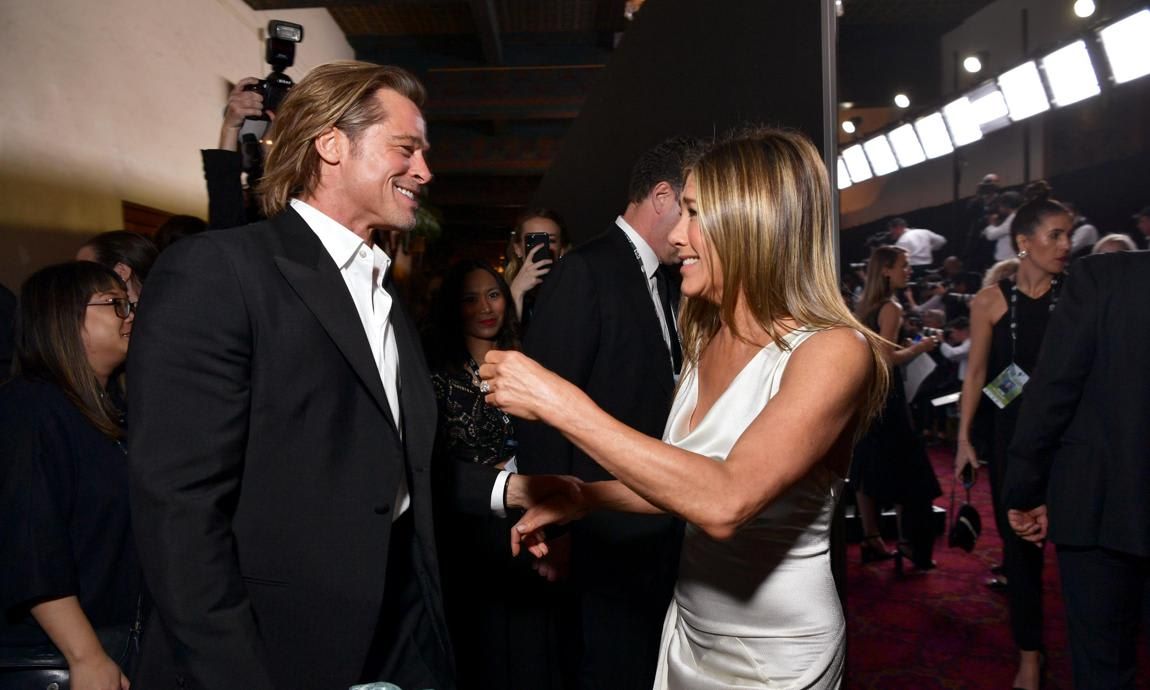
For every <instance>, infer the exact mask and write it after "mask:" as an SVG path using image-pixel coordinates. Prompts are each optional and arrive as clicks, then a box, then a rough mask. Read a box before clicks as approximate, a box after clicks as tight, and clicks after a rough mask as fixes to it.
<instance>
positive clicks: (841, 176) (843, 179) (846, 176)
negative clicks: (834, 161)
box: [836, 156, 851, 189]
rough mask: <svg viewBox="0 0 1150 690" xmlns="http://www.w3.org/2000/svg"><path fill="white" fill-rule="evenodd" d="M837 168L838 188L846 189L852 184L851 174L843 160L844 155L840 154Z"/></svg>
mask: <svg viewBox="0 0 1150 690" xmlns="http://www.w3.org/2000/svg"><path fill="white" fill-rule="evenodd" d="M836 169H837V174H836V177H837V178H838V180H837V181H836V185H837V186H838V188H839V189H846V188H847V187H849V186H851V176H850V173H848V172H847V164H846V163H844V162H843V157H842V156H839V162H838V166H837V168H836Z"/></svg>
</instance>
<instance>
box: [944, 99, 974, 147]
mask: <svg viewBox="0 0 1150 690" xmlns="http://www.w3.org/2000/svg"><path fill="white" fill-rule="evenodd" d="M942 114H943V116H944V117H946V126H947V127H948V128H950V136H951V138H952V139H954V145H955V146H966V145H967V144H969V143H971V142H975V141H978V140H979V139H981V138H982V129H981V128H980V127H979V126H978V118H977V117H976V116H975V112H974V108H972V107H971V106H970V101H969V100H968V99H967V98H966V96H963V97H962V98H959V99H958V100H956V101H951V102H950V103H948V104H946V105H945V106H943V109H942Z"/></svg>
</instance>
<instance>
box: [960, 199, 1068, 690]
mask: <svg viewBox="0 0 1150 690" xmlns="http://www.w3.org/2000/svg"><path fill="white" fill-rule="evenodd" d="M1072 223H1073V218H1071V217H1070V215H1068V214H1052V215H1049V216H1045V217H1044V218H1043V219H1042V222H1041V223H1040V224H1039V225H1038V228H1037V229H1035V231H1034V232H1033V233H1032V234H1031V235H1029V236H1028V235H1018V236H1017V238H1016V241H1017V243H1018V249H1019V253H1020V254H1022V252H1026V253H1025V255H1024V256H1020V257H1019V261H1018V273H1017V274H1016V275H1015V278H1014V280H1015V284H1016V285H1017V286H1018V290H1019V292H1021V293H1023V294H1024V295H1026V296H1027V297H1030V298H1031V299H1037V298H1039V297H1042V295H1044V294H1046V293H1047V292H1049V291H1050V289H1051V285H1052V283H1053V280H1054V277H1055V276H1057V275H1059V274H1060V273H1062V271H1063V270H1065V269H1066V264H1067V261H1068V259H1069V256H1070V246H1071V243H1070V235H1071V232H1070V228H1071V225H1072ZM1008 309H1009V305H1008V304H1007V302H1006V298H1005V297H1003V295H1002V291H1001V290H1000V289H998V286H997V285H990V286H987V287H985V288H983V289H982V290H980V291H979V292H978V294H977V295H975V297H974V299H973V300H971V302H970V355H969V358H968V359H967V362H966V379H965V380H964V381H963V384H962V398H961V402H960V415H959V423H958V448H957V450H956V451H955V456H954V476H955V478H958V477H959V476H961V474H962V471H963V470H964V469H966V467H967V466H968V465H969V466H970V467H972V468H974V469H978V467H979V465H980V464H981V463H980V461H979V459H978V455H977V454H976V453H975V451H974V447H973V446H971V445H970V426H971V423H972V421H973V420H974V413H975V411H977V409H978V403H979V400H980V399H981V397H982V388H983V386H985V385H986V381H987V380H988V378H993V377H994V376H998V373H999V372H997V371H995V372H989V371H987V367H988V366H989V362H990V346H991V341H992V339H993V329H994V324H996V323H997V322H998V321H999V319H1002V318H1009V317H1008V316H1007V310H1008ZM1015 404H1017V403H1015ZM1031 529H1032V530H1033V531H1035V532H1037V531H1038V530H1039V529H1041V526H1040V525H1039V524H1038V523H1034V524H1033V525H1032V526H1031ZM1020 536H1022V537H1023V538H1026V537H1027V536H1028V535H1026V534H1021V535H1020ZM1019 654H1020V659H1019V667H1018V673H1017V675H1016V676H1015V680H1014V686H1015V687H1020V688H1036V687H1038V684H1039V677H1040V674H1041V665H1040V655H1039V653H1038V652H1037V651H1023V650H1020V651H1019Z"/></svg>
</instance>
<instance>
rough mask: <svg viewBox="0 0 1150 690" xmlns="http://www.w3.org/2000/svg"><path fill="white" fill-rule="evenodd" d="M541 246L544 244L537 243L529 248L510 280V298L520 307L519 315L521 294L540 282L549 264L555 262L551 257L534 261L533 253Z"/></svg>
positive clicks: (521, 302)
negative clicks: (512, 278)
mask: <svg viewBox="0 0 1150 690" xmlns="http://www.w3.org/2000/svg"><path fill="white" fill-rule="evenodd" d="M543 246H544V245H542V244H539V245H536V246H534V247H532V248H531V251H530V252H528V254H527V257H526V258H525V259H524V260H523V265H522V266H520V267H519V273H517V274H515V280H513V281H511V286H510V287H511V299H513V300H514V301H515V304H516V305H517V306H519V307H520V310H519V311H520V312H521V313H520V314H519V315H520V316H523V314H522V311H523V310H522V305H523V295H525V294H527V293H528V292H530V291H531V290H532V289H534V288H535V287H537V286H538V285H539V284H540V283H542V282H543V276H545V275H547V274H548V273H549V272H550V271H551V264H553V263H555V262H554V261H552V260H551V259H545V260H543V261H539V262H536V261H535V255H536V254H537V253H538V252H539V250H540V249H542V248H543Z"/></svg>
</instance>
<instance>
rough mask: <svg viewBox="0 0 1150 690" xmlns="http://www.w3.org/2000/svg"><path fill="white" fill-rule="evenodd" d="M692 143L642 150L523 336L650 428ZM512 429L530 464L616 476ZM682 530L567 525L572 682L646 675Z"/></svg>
mask: <svg viewBox="0 0 1150 690" xmlns="http://www.w3.org/2000/svg"><path fill="white" fill-rule="evenodd" d="M697 148H698V146H697V144H696V143H695V142H693V141H691V140H688V139H672V140H668V141H666V142H663V143H662V144H659V145H658V146H656V147H655V148H653V149H651V150H650V151H648V152H646V153H644V154H643V155H642V156H641V157H640V159H639V160H638V162H637V163H636V164H635V167H634V169H633V170H632V173H631V181H630V185H629V190H628V196H629V203H628V205H627V209H626V211H624V213H623V215H622V216H620V217H619V218H618V219H616V221H615V227H612V228H611V229H610V230H608V231H607V232H606V233H604V234H602V235H599V236H598V237H596V238H594V239H592V240H590V241H588V242H587V243H585V244H583V245H582V246H580V247H578V248H577V249H575V250H574V251H572V252H570V253H568V254H567V255H566V256H564V257H563V260H562V261H560V262H559V264H558V265H557V267H556V268H555V269H554V270H553V271H552V272H551V275H549V276H548V277H547V280H546V281H544V283H543V286H542V288H541V290H540V294H539V297H538V299H537V300H536V303H535V316H534V320H533V321H532V323H531V327H530V329H529V330H528V332H527V336H526V338H525V340H524V345H523V349H524V351H525V352H526V353H527V354H528V355H530V356H531V357H533V358H534V359H536V360H538V361H539V362H540V363H541V364H543V366H545V367H547V368H548V369H550V370H552V371H554V372H556V373H558V374H559V375H561V376H563V377H564V378H566V379H567V380H569V381H571V382H573V383H575V384H576V385H578V386H579V387H580V388H582V389H583V390H584V391H585V392H586V393H587V394H588V395H590V396H591V398H592V399H593V400H594V401H595V402H596V404H598V405H599V406H600V407H602V408H603V409H604V410H605V411H606V412H607V413H608V414H610V415H611V416H613V417H615V418H616V419H618V420H620V421H621V422H623V423H624V424H626V425H628V426H630V427H632V428H635V429H638V430H640V431H642V432H644V433H646V434H648V435H651V436H655V437H661V436H662V434H663V426H664V424H665V423H666V421H667V414H668V412H669V411H670V408H671V398H672V395H673V391H674V387H675V376H676V374H677V373H678V368H679V365H680V346H679V340H678V334H677V329H676V325H675V316H674V310H673V309H672V307H671V303H672V302H673V301H677V300H675V299H674V297H675V295H674V294H673V292H672V290H673V288H672V287H671V286H670V285H668V283H669V282H670V281H668V280H667V276H666V274H665V271H666V268H665V267H663V268H661V265H662V264H673V263H675V262H676V260H677V259H676V252H675V249H674V247H672V246H671V244H670V242H668V240H667V236H668V235H669V234H670V231H671V229H672V228H673V227H674V226H675V223H676V222H677V221H678V219H679V214H680V209H679V195H680V193H681V192H682V189H683V182H684V175H683V169H684V167H685V165H686V164H687V163H688V162H689V159H690V157H691V156H693V155H694V153H695V152H696V151H697ZM519 440H520V446H519V448H520V451H519V461H518V463H519V468H520V470H521V471H523V472H525V473H528V474H544V473H546V474H572V475H575V476H577V477H579V478H580V479H582V480H584V481H597V480H605V479H611V478H612V477H611V475H610V474H609V473H608V472H607V471H606V470H604V469H603V468H601V467H600V466H599V465H598V464H597V463H595V461H594V460H592V459H591V458H590V457H588V456H587V455H586V454H584V453H583V452H581V451H580V450H579V449H578V448H575V447H574V446H573V445H572V444H571V443H569V442H568V441H567V440H566V439H565V438H564V437H563V436H562V435H560V434H559V433H558V432H556V431H555V430H553V429H551V428H550V427H547V426H545V425H541V424H538V423H532V424H526V423H525V424H524V425H523V426H522V427H521V428H520V439H519ZM681 535H682V524H681V522H680V521H679V520H678V519H676V518H673V517H670V516H665V515H660V516H652V515H643V516H640V515H621V514H610V513H602V514H596V515H592V516H590V517H588V518H587V519H585V520H582V521H580V522H579V523H578V524H576V525H574V526H572V528H571V574H572V586H573V589H574V592H575V597H576V601H575V602H574V605H575V606H574V608H575V609H576V610H577V611H578V620H577V621H575V623H574V625H573V626H572V628H571V629H570V630H567V632H569V633H570V634H571V637H572V639H571V640H569V643H570V645H571V646H572V647H573V648H572V649H571V650H569V651H570V652H571V653H572V655H573V657H574V659H573V661H574V663H575V668H574V669H572V670H571V673H572V674H573V675H574V677H575V683H576V686H577V687H579V688H609V689H610V690H627V689H630V688H636V689H638V688H642V689H643V690H647V689H648V688H650V687H651V684H652V682H653V681H654V675H655V662H656V659H657V656H658V648H659V636H660V632H661V630H662V622H663V617H664V615H665V613H666V609H667V604H668V603H669V602H670V599H671V593H672V589H673V587H674V582H675V574H676V570H677V565H678V558H679V545H680V540H681Z"/></svg>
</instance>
